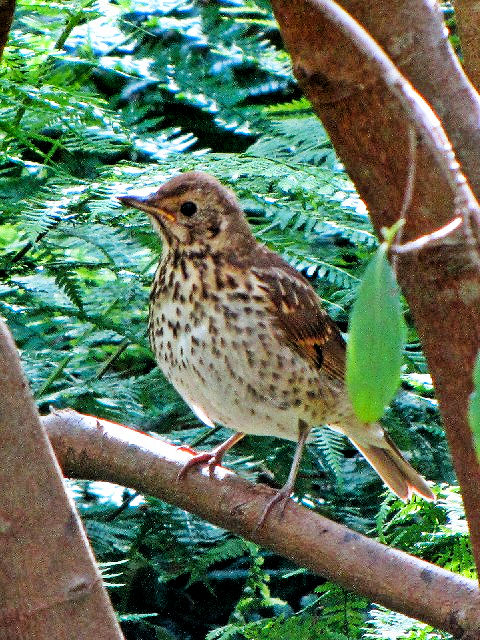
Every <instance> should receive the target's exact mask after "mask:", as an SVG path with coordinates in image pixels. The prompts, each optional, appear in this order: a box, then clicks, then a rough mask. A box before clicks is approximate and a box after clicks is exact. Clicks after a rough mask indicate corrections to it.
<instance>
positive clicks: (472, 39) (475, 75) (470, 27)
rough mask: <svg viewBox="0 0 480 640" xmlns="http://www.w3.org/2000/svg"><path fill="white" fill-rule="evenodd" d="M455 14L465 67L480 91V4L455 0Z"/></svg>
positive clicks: (472, 1) (467, 0) (474, 0)
mask: <svg viewBox="0 0 480 640" xmlns="http://www.w3.org/2000/svg"><path fill="white" fill-rule="evenodd" d="M455 16H456V19H457V27H458V32H459V34H460V41H461V43H462V53H463V61H464V65H465V69H466V71H467V73H468V76H469V78H470V80H471V81H472V83H473V84H474V85H475V87H476V88H477V91H478V89H479V88H480V6H479V4H478V2H476V0H455Z"/></svg>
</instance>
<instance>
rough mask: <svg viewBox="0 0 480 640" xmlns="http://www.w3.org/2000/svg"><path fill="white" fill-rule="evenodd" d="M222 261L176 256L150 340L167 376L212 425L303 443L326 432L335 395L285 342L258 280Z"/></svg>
mask: <svg viewBox="0 0 480 640" xmlns="http://www.w3.org/2000/svg"><path fill="white" fill-rule="evenodd" d="M221 266H222V268H221V269H220V268H219V265H218V264H216V259H215V256H212V255H208V254H207V255H205V256H202V255H199V256H197V257H195V256H193V257H192V256H190V257H189V258H186V257H184V256H181V255H178V254H175V253H173V252H170V253H169V254H168V255H167V256H165V258H164V259H163V260H162V262H161V263H160V265H159V267H158V270H157V274H156V276H155V279H154V283H153V286H152V291H151V297H150V318H149V334H150V342H151V345H152V349H153V351H154V353H155V356H156V359H157V362H158V365H159V367H160V368H161V370H162V371H163V373H164V374H165V376H166V377H167V378H168V380H170V382H171V383H172V384H173V385H174V386H175V388H176V389H177V390H178V392H179V393H180V394H181V395H182V397H183V398H184V399H185V401H186V402H187V403H188V404H189V405H190V407H191V408H192V409H193V410H194V411H195V413H196V414H197V415H198V416H199V417H200V418H201V419H202V420H203V421H204V422H206V423H207V424H212V423H219V424H222V425H224V426H226V427H229V428H231V429H235V430H237V431H244V432H246V433H253V434H256V435H271V434H272V433H274V432H278V433H277V435H278V436H279V437H284V438H287V439H291V440H297V438H298V420H299V419H303V420H304V421H305V422H307V424H310V425H312V426H313V425H316V424H322V423H324V422H326V421H327V420H328V415H329V413H330V411H331V410H332V407H333V404H334V396H335V395H337V393H338V391H337V393H335V390H334V389H332V393H329V382H328V381H326V380H325V376H324V375H323V373H322V372H321V370H318V369H317V368H316V367H314V366H313V365H312V364H311V363H309V362H307V361H306V360H305V359H303V358H301V357H300V356H299V355H298V354H297V353H296V352H295V351H294V350H292V349H291V348H290V347H289V346H288V345H286V344H283V343H282V342H281V340H279V338H278V331H277V329H276V328H275V327H273V326H272V319H271V318H272V314H269V313H268V310H267V307H266V305H267V303H268V301H266V298H265V293H264V291H262V289H261V288H260V286H259V285H261V282H259V281H258V279H257V277H256V276H255V275H254V274H252V273H242V272H240V271H239V270H238V269H235V268H234V267H232V266H231V265H225V264H223V265H221Z"/></svg>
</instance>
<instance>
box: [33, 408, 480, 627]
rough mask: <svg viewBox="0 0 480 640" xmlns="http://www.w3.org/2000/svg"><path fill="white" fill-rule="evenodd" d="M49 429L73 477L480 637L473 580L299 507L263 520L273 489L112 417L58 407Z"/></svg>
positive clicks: (478, 594) (479, 605) (479, 600)
mask: <svg viewBox="0 0 480 640" xmlns="http://www.w3.org/2000/svg"><path fill="white" fill-rule="evenodd" d="M42 421H43V424H44V426H45V428H46V430H47V433H48V436H49V438H50V441H51V443H52V445H53V447H54V449H55V452H56V454H57V456H58V459H59V461H60V463H61V465H62V467H63V469H64V472H65V473H66V474H67V475H69V476H72V477H76V478H89V479H92V480H107V481H110V482H116V483H119V484H122V485H124V486H127V487H131V488H134V489H136V490H138V491H141V492H145V493H149V494H150V495H154V496H157V497H159V498H161V499H162V500H166V501H167V502H170V503H172V504H175V505H177V506H179V507H181V508H184V509H187V510H188V511H191V512H192V513H195V514H197V515H199V516H201V517H202V518H205V519H207V520H209V521H210V522H213V523H214V524H216V525H218V526H220V527H224V528H226V529H228V530H230V531H233V532H235V533H238V534H240V535H242V536H244V537H246V538H248V539H250V540H254V541H255V542H257V543H259V544H261V545H263V546H265V547H268V548H270V549H272V550H274V551H275V552H277V553H280V554H281V555H283V556H285V557H287V558H290V559H291V560H293V561H294V562H295V563H297V564H298V565H300V566H304V567H308V568H310V569H311V570H312V571H315V572H316V573H319V574H321V575H322V576H325V577H327V578H329V579H331V580H333V581H335V582H338V583H339V584H341V585H342V586H344V587H345V588H346V589H349V590H352V589H353V590H355V591H356V592H358V593H361V594H363V595H365V596H367V597H368V598H370V599H372V600H373V601H375V602H378V603H381V604H383V605H385V606H386V607H389V608H391V609H395V610H396V611H401V612H402V613H404V614H406V615H409V616H413V617H415V618H418V619H420V620H424V621H425V622H428V623H430V624H432V625H434V626H435V627H438V628H440V629H444V630H445V631H448V632H450V633H452V634H453V635H454V636H455V637H457V638H462V639H463V640H467V639H468V640H478V639H479V638H480V591H479V590H478V587H477V586H476V583H475V582H474V581H473V580H468V579H466V578H463V577H462V576H459V575H456V574H453V573H451V572H449V571H446V570H444V569H440V568H439V567H436V566H435V565H432V564H429V563H428V562H425V561H423V560H420V559H418V558H414V557H413V556H409V555H408V554H406V553H403V552H401V551H397V550H395V549H391V548H390V547H387V546H384V545H382V544H380V543H378V542H375V541H373V540H370V539H369V538H366V537H365V536H362V535H360V534H358V533H355V532H354V531H352V530H350V529H348V528H347V527H345V526H343V525H340V524H337V523H335V522H332V521H331V520H328V519H327V518H324V517H322V516H320V515H317V514H315V513H313V512H312V511H310V510H309V509H306V508H304V507H301V506H299V505H296V504H294V503H293V502H290V503H289V505H288V506H287V508H286V510H285V512H284V515H283V517H282V518H281V519H278V518H277V517H276V515H275V512H273V513H272V514H271V516H270V517H269V518H268V520H267V522H266V523H265V524H264V525H263V526H262V527H261V528H258V527H257V523H258V521H259V518H260V516H261V514H262V513H263V510H264V508H265V505H266V504H267V502H268V501H269V500H270V499H271V497H272V493H273V489H270V488H268V487H265V486H263V485H252V484H250V483H249V482H247V481H246V480H243V479H241V478H239V477H238V476H235V475H234V474H233V473H232V472H230V471H228V470H227V469H224V468H222V467H217V468H216V470H215V473H214V475H213V476H212V477H209V475H208V472H207V470H206V469H193V470H192V471H191V472H189V473H188V475H187V476H186V478H185V479H183V480H182V481H180V482H179V481H177V476H178V473H179V470H180V469H181V468H182V467H183V465H184V464H185V462H187V461H188V460H189V459H190V457H191V456H192V452H191V451H188V450H186V449H184V448H178V447H175V446H173V445H171V444H168V443H167V442H165V441H163V440H159V439H157V438H153V437H151V436H148V435H147V434H144V433H141V432H139V431H135V430H133V429H129V428H128V427H125V426H123V425H119V424H116V423H113V422H109V421H107V420H100V419H98V418H95V417H93V416H86V415H82V414H79V413H77V412H75V411H68V410H66V411H56V412H54V413H52V414H50V415H48V416H46V417H44V418H42Z"/></svg>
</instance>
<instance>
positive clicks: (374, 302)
mask: <svg viewBox="0 0 480 640" xmlns="http://www.w3.org/2000/svg"><path fill="white" fill-rule="evenodd" d="M387 250H388V245H387V243H382V244H381V245H380V247H379V248H378V250H377V252H376V254H375V256H374V257H373V258H372V260H371V262H370V264H369V265H368V267H367V269H366V271H365V275H364V277H363V280H362V283H361V285H360V286H359V288H358V297H357V300H356V301H355V304H354V305H353V309H352V315H351V316H350V325H349V336H348V343H347V372H346V381H347V389H348V393H349V395H350V398H351V400H352V404H353V408H354V409H355V413H356V414H357V416H358V417H359V418H360V420H362V421H363V422H375V421H376V420H378V419H379V418H381V417H382V415H383V413H384V411H385V407H386V406H387V405H389V404H390V402H391V401H392V398H393V396H394V395H395V393H396V391H397V390H398V386H399V384H400V370H401V366H402V349H403V345H404V342H405V334H406V326H405V321H404V319H403V310H402V303H401V301H400V292H399V289H398V286H397V284H396V282H395V277H394V275H393V272H392V268H391V267H390V263H389V262H388V260H387V256H386V253H387Z"/></svg>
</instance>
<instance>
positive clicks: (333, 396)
mask: <svg viewBox="0 0 480 640" xmlns="http://www.w3.org/2000/svg"><path fill="white" fill-rule="evenodd" d="M119 200H120V202H121V203H122V204H123V205H125V206H129V207H134V208H136V209H139V210H141V211H143V212H145V213H146V214H147V215H148V217H149V218H150V221H151V223H152V225H153V228H154V230H155V231H156V232H157V233H158V235H159V236H160V239H161V243H162V250H161V257H160V261H159V264H158V268H157V270H156V273H155V276H154V279H153V282H152V287H151V292H150V304H149V322H148V327H149V338H150V344H151V347H152V350H153V353H154V355H155V358H156V361H157V363H158V366H159V367H160V369H161V370H162V372H163V373H164V375H165V376H166V378H167V379H168V380H169V381H170V382H171V383H172V384H173V386H174V387H175V388H176V390H177V391H178V392H179V393H180V395H181V396H182V397H183V399H184V400H185V401H186V403H187V404H188V405H189V406H190V408H191V409H192V410H193V412H194V413H195V414H196V415H197V416H198V418H199V419H200V420H201V421H202V422H204V423H205V424H206V425H209V426H211V427H213V426H215V425H222V426H224V427H227V428H229V429H232V430H233V431H234V434H233V435H232V436H231V437H229V438H228V440H226V441H225V442H223V443H222V444H220V445H218V446H217V447H215V448H214V449H213V450H212V451H209V452H198V453H196V454H195V455H194V456H193V457H192V458H191V460H190V461H189V462H187V463H186V465H185V466H184V467H183V469H182V470H181V472H180V473H179V478H182V477H184V476H185V474H186V473H187V472H188V470H189V469H191V468H192V467H193V466H195V465H201V464H206V465H208V468H209V471H210V473H212V471H213V470H214V468H215V466H216V465H220V464H221V462H222V458H223V456H224V454H225V452H226V451H228V450H229V449H230V448H231V447H232V446H233V445H234V444H235V443H237V442H238V441H239V440H240V439H241V438H242V437H243V436H244V435H245V434H254V435H258V436H276V437H278V438H283V439H286V440H291V441H294V442H296V443H297V446H296V449H295V453H294V456H293V461H292V465H291V469H290V472H289V475H288V479H287V481H286V483H285V485H284V486H283V487H282V488H281V489H280V490H279V491H278V492H277V493H276V494H275V496H274V497H273V498H272V499H271V500H270V502H269V503H268V504H267V506H266V508H265V510H264V512H263V515H262V518H261V522H263V521H265V519H266V517H267V515H268V514H269V512H270V511H271V510H272V509H273V507H274V506H275V505H276V504H277V503H280V505H281V513H283V510H284V509H285V505H286V504H287V503H288V501H289V498H290V496H291V494H292V492H293V490H294V484H295V479H296V476H297V472H298V470H299V466H300V461H301V457H302V452H303V449H304V445H305V443H306V442H307V440H308V438H309V435H310V433H311V429H312V428H313V427H314V426H324V425H326V426H327V427H330V428H331V429H334V430H336V431H339V432H341V433H343V434H344V435H345V436H347V437H348V438H349V439H350V441H351V442H352V444H353V445H354V446H355V447H356V448H357V449H358V450H359V451H360V452H361V453H362V454H363V456H364V457H365V458H366V460H367V461H368V462H369V463H370V465H371V466H372V467H373V468H374V469H375V471H377V473H378V474H379V475H380V477H381V478H382V480H383V481H384V483H385V484H386V485H387V486H388V487H389V488H390V489H391V491H393V493H394V494H396V495H397V496H398V497H399V498H401V499H402V500H404V501H406V500H408V499H410V498H411V496H412V494H417V495H419V496H421V497H423V498H424V499H426V500H430V501H431V500H434V494H433V492H432V490H431V488H430V486H429V485H428V484H427V482H426V480H425V479H424V478H423V477H422V476H421V475H420V474H419V473H417V472H416V471H415V470H414V469H413V467H412V466H411V465H410V464H409V463H408V462H407V460H406V459H405V457H404V456H403V454H402V453H401V452H400V450H399V449H398V448H397V446H396V445H395V444H394V442H393V441H392V440H391V438H390V436H389V435H388V434H387V432H386V431H385V429H384V428H383V427H382V425H381V424H380V423H378V422H377V423H364V422H362V421H361V420H359V419H358V418H357V417H356V415H355V412H354V410H353V407H352V404H351V401H350V399H349V396H348V393H347V390H346V385H345V361H346V343H345V340H344V338H343V336H342V334H341V332H340V329H339V328H338V326H337V324H336V323H335V322H334V321H333V320H332V319H331V318H330V316H329V315H328V314H327V312H326V311H325V309H324V308H323V307H322V305H321V302H320V299H319V297H318V295H317V294H316V292H315V290H314V289H313V287H312V286H311V284H310V283H309V282H308V280H307V279H306V278H305V277H304V276H303V275H302V274H301V273H299V272H298V271H297V270H296V269H294V268H293V267H292V266H291V265H289V264H288V263H287V262H286V261H285V260H284V259H283V258H282V257H281V256H279V255H278V254H277V253H275V252H273V251H271V250H270V249H269V248H267V247H266V246H265V245H263V244H261V243H260V242H258V241H257V239H256V238H255V236H254V235H253V232H252V230H251V228H250V226H249V224H248V222H247V219H246V217H245V215H244V212H243V211H242V209H241V206H240V204H239V201H238V200H237V198H236V196H235V194H234V193H233V191H231V190H230V189H228V188H227V187H225V186H224V185H223V184H222V183H221V182H219V181H218V180H217V179H216V178H215V177H213V176H211V175H209V174H207V173H203V172H200V171H189V172H185V173H180V174H179V175H177V176H175V177H173V178H171V179H170V180H168V181H167V182H166V183H165V184H163V185H162V186H160V188H159V189H158V190H157V191H155V192H154V193H152V194H150V195H147V196H138V195H129V194H127V195H124V196H120V197H119Z"/></svg>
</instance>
